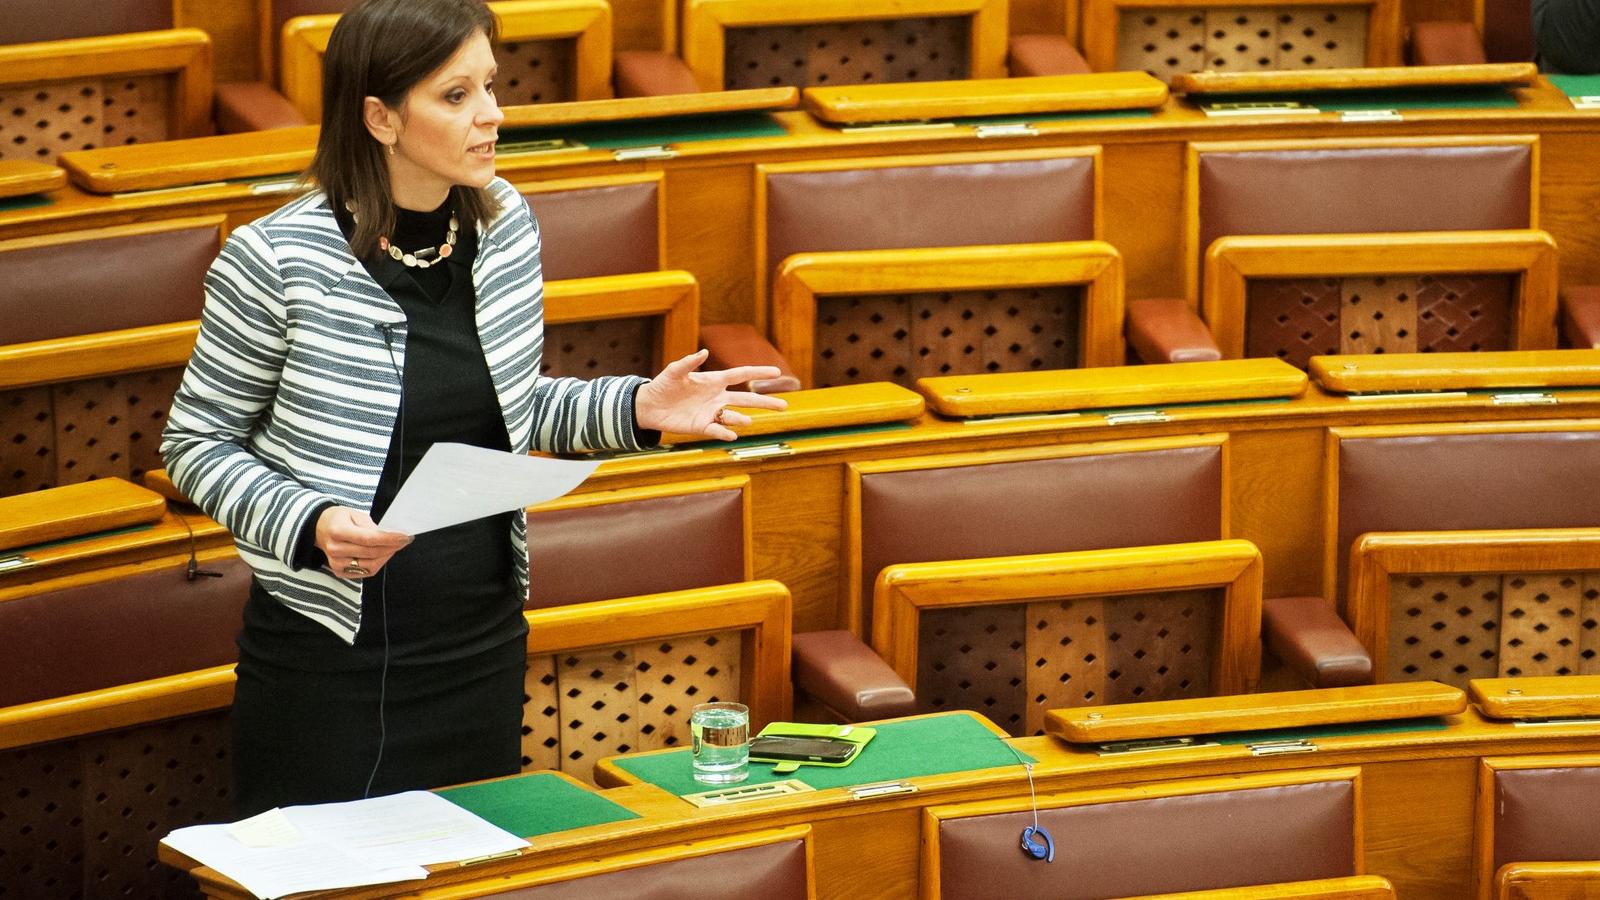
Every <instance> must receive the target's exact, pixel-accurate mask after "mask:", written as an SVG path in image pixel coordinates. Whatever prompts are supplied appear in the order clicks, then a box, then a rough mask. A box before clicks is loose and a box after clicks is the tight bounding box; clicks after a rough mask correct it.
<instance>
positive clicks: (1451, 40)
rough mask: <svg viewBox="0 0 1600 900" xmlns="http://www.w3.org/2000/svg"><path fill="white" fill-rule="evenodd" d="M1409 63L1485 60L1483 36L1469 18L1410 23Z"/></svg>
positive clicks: (1451, 64) (1468, 62)
mask: <svg viewBox="0 0 1600 900" xmlns="http://www.w3.org/2000/svg"><path fill="white" fill-rule="evenodd" d="M1410 52H1411V64H1412V65H1414V66H1460V65H1475V64H1478V63H1485V62H1488V61H1489V58H1488V57H1487V56H1485V55H1484V52H1483V38H1482V37H1480V36H1479V35H1478V29H1477V26H1475V25H1473V24H1472V23H1471V22H1413V23H1411V48H1410Z"/></svg>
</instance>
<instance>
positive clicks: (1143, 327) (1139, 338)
mask: <svg viewBox="0 0 1600 900" xmlns="http://www.w3.org/2000/svg"><path fill="white" fill-rule="evenodd" d="M1127 317H1128V318H1127V322H1128V324H1127V329H1128V345H1129V346H1131V347H1132V348H1133V352H1134V353H1135V354H1136V355H1137V356H1138V357H1139V359H1140V361H1141V362H1146V363H1191V362H1209V361H1213V360H1218V359H1221V358H1222V350H1221V349H1220V348H1218V347H1217V342H1216V340H1215V339H1214V338H1213V337H1212V336H1211V332H1210V331H1209V330H1208V329H1207V328H1206V323H1204V322H1202V321H1200V316H1199V314H1198V313H1196V312H1195V311H1194V310H1192V309H1190V308H1189V305H1188V304H1187V303H1185V302H1183V301H1182V300H1179V299H1176V298H1169V299H1160V300H1130V301H1128V307H1127Z"/></svg>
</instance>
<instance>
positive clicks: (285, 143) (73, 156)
mask: <svg viewBox="0 0 1600 900" xmlns="http://www.w3.org/2000/svg"><path fill="white" fill-rule="evenodd" d="M317 130H318V129H317V126H315V125H302V126H299V127H297V128H277V129H273V130H272V131H252V132H248V133H246V134H224V135H217V136H215V137H200V138H190V139H188V140H181V141H162V142H160V143H154V144H132V145H129V146H126V147H103V148H101V149H98V150H74V151H72V152H70V153H63V154H61V167H62V168H64V169H66V170H67V174H68V176H69V177H70V178H71V179H72V183H73V184H74V185H76V186H77V187H79V188H81V189H82V190H85V191H88V192H89V193H91V194H116V193H124V192H128V191H152V190H163V189H167V188H175V187H185V186H189V185H198V184H216V183H219V182H225V181H233V180H236V179H246V178H262V177H266V176H272V175H282V176H284V177H285V178H286V179H288V180H293V178H294V177H295V176H297V175H298V174H299V173H300V172H302V171H304V170H305V169H306V168H307V167H308V166H310V165H311V157H312V156H313V155H314V154H315V153H316V148H317Z"/></svg>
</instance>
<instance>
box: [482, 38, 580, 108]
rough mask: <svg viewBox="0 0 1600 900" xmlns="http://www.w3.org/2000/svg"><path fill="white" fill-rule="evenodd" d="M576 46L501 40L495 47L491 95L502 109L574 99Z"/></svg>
mask: <svg viewBox="0 0 1600 900" xmlns="http://www.w3.org/2000/svg"><path fill="white" fill-rule="evenodd" d="M576 49H577V48H576V47H575V45H574V42H573V41H572V40H571V39H561V40H550V41H502V42H501V43H500V44H499V45H498V46H497V47H496V48H495V62H496V63H498V64H499V66H500V71H499V73H498V74H496V75H495V79H494V86H495V95H496V96H497V97H499V99H500V103H501V105H503V106H510V105H522V106H526V105H528V104H531V103H563V102H566V101H569V100H576V99H578V96H577V94H578V91H577V88H576V87H575V85H574V83H575V82H576V80H577V59H576Z"/></svg>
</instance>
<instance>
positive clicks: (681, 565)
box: [528, 488, 747, 609]
mask: <svg viewBox="0 0 1600 900" xmlns="http://www.w3.org/2000/svg"><path fill="white" fill-rule="evenodd" d="M744 503H745V501H744V492H743V491H741V490H739V489H737V488H727V489H724V490H715V491H703V492H698V493H689V494H679V495H677V496H672V497H657V498H650V499H640V500H629V501H625V502H618V503H603V504H598V505H595V506H586V507H576V508H570V509H560V510H551V511H543V512H535V513H532V514H531V515H529V516H528V553H529V567H530V572H531V578H532V587H531V589H530V591H529V600H528V608H529V609H543V608H545V607H550V606H563V605H565V604H568V603H584V602H587V601H590V600H606V599H610V598H613V597H634V596H638V595H640V594H654V593H660V592H663V591H679V590H686V589H688V588H696V587H709V586H711V585H716V584H731V583H733V582H737V581H744V580H745V571H746V569H745V554H746V552H747V548H746V547H745V529H744Z"/></svg>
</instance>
